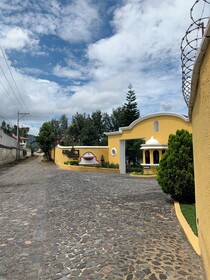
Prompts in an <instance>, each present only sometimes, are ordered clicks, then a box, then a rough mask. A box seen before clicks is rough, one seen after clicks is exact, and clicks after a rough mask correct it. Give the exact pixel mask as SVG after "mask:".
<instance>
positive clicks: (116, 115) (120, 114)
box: [110, 106, 125, 131]
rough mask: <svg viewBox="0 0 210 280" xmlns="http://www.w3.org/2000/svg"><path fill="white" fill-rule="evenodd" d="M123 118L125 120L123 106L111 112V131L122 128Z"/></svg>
mask: <svg viewBox="0 0 210 280" xmlns="http://www.w3.org/2000/svg"><path fill="white" fill-rule="evenodd" d="M124 118H125V108H124V106H121V107H117V108H116V109H113V110H112V114H111V116H110V119H111V131H117V130H118V129H119V127H123V126H124Z"/></svg>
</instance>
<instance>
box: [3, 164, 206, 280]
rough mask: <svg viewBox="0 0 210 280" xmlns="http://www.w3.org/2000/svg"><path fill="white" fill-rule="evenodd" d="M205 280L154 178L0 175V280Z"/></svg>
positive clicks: (22, 168)
mask: <svg viewBox="0 0 210 280" xmlns="http://www.w3.org/2000/svg"><path fill="white" fill-rule="evenodd" d="M16 279H17V280H24V279H26V280H28V279H30V280H37V279H46V280H50V279H52V280H56V279H60V280H68V279H78V280H79V279H80V280H82V279H83V280H97V279H98V280H100V279H107V280H109V279H110V280H114V279H125V280H131V279H132V280H135V279H149V280H156V279H161V280H163V279H177V280H184V279H188V280H198V279H204V273H203V269H202V264H201V259H200V258H199V257H198V256H197V255H196V254H195V252H194V251H193V249H192V248H191V246H190V245H189V243H188V241H187V240H186V237H185V236H184V234H183V232H182V230H181V228H180V225H179V223H178V222H177V220H176V217H175V214H174V208H173V204H172V202H171V201H170V199H168V197H167V196H165V195H164V194H163V193H162V191H161V190H160V188H159V186H158V184H157V182H156V180H155V179H148V178H147V179H139V178H133V177H129V176H127V175H125V176H123V175H116V174H101V173H76V172H75V173H74V172H69V171H62V170H59V169H58V168H57V167H55V166H54V165H53V164H46V163H40V162H38V160H37V159H36V160H27V161H25V162H22V163H20V164H18V165H14V166H10V167H4V168H1V169H0V280H16Z"/></svg>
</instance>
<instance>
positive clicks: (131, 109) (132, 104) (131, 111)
mask: <svg viewBox="0 0 210 280" xmlns="http://www.w3.org/2000/svg"><path fill="white" fill-rule="evenodd" d="M126 101H127V102H126V103H125V104H124V106H123V126H129V125H130V124H131V123H132V122H133V121H135V120H136V119H138V118H140V112H139V109H138V103H137V101H136V94H135V91H134V90H133V86H132V84H130V85H129V86H128V93H127V96H126Z"/></svg>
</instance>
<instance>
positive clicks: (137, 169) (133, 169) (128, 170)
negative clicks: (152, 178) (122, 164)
mask: <svg viewBox="0 0 210 280" xmlns="http://www.w3.org/2000/svg"><path fill="white" fill-rule="evenodd" d="M131 172H136V173H143V167H142V166H141V165H140V166H135V167H132V166H127V167H126V173H131Z"/></svg>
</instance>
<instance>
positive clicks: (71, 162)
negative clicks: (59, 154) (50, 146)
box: [64, 159, 79, 165]
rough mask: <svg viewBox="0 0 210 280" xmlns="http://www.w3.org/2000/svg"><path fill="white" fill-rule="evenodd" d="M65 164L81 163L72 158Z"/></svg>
mask: <svg viewBox="0 0 210 280" xmlns="http://www.w3.org/2000/svg"><path fill="white" fill-rule="evenodd" d="M64 164H70V165H79V162H78V160H75V159H71V160H67V161H65V162H64Z"/></svg>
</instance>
